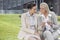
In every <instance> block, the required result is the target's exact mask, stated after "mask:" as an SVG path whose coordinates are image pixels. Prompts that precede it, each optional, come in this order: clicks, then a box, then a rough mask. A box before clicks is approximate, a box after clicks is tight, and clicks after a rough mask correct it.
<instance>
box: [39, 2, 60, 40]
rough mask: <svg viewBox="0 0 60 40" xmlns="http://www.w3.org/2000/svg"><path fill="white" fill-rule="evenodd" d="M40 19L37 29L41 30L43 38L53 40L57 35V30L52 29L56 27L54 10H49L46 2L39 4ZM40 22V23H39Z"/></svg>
mask: <svg viewBox="0 0 60 40" xmlns="http://www.w3.org/2000/svg"><path fill="white" fill-rule="evenodd" d="M38 19H39V20H38V21H40V22H39V25H40V27H38V28H39V30H40V31H41V30H42V32H43V33H42V34H43V36H44V38H45V40H55V39H56V38H57V37H58V35H59V32H60V31H59V30H56V31H55V30H54V29H55V28H56V27H57V18H56V15H55V13H54V12H52V11H50V10H49V7H48V4H47V3H44V2H43V3H41V4H40V12H39V18H38ZM41 24H42V25H41Z"/></svg>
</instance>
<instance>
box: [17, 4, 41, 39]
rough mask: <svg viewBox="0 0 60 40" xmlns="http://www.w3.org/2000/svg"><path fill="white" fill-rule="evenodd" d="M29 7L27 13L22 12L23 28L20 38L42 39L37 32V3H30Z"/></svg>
mask: <svg viewBox="0 0 60 40" xmlns="http://www.w3.org/2000/svg"><path fill="white" fill-rule="evenodd" d="M28 9H29V11H28V12H27V13H24V14H22V17H21V22H22V28H21V30H20V32H19V34H18V39H21V40H22V39H23V40H40V36H39V35H38V33H37V16H36V15H35V13H36V4H29V5H28Z"/></svg>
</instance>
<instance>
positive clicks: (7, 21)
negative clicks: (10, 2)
mask: <svg viewBox="0 0 60 40" xmlns="http://www.w3.org/2000/svg"><path fill="white" fill-rule="evenodd" d="M20 26H21V22H20V17H19V14H10V15H8V14H7V15H0V40H18V39H17V34H18V32H19V30H20Z"/></svg>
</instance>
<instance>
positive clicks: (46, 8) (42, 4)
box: [40, 2, 50, 13]
mask: <svg viewBox="0 0 60 40" xmlns="http://www.w3.org/2000/svg"><path fill="white" fill-rule="evenodd" d="M40 6H42V7H44V8H45V10H46V11H47V13H49V11H50V9H49V6H48V4H47V3H45V2H42V3H41V4H40Z"/></svg>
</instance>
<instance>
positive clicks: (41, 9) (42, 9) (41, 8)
mask: <svg viewBox="0 0 60 40" xmlns="http://www.w3.org/2000/svg"><path fill="white" fill-rule="evenodd" d="M40 12H41V13H43V14H44V13H45V12H46V10H45V8H44V7H43V6H40Z"/></svg>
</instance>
